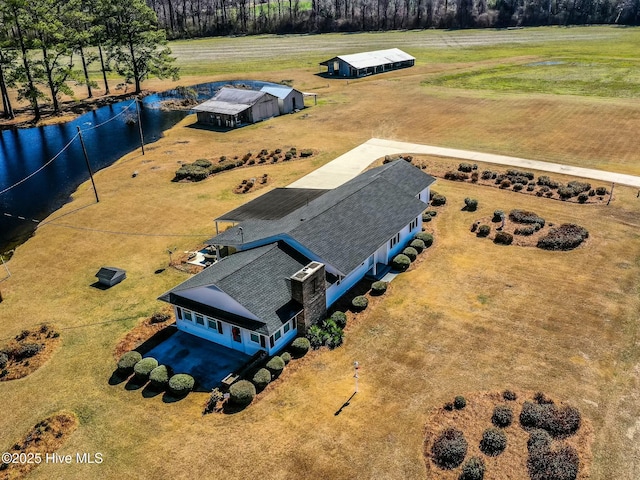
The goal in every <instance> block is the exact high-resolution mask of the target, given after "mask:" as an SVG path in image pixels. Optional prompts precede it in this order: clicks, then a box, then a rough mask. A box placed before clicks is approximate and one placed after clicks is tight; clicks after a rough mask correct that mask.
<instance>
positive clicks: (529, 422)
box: [520, 401, 581, 437]
mask: <svg viewBox="0 0 640 480" xmlns="http://www.w3.org/2000/svg"><path fill="white" fill-rule="evenodd" d="M580 423H581V415H580V411H579V410H578V409H577V408H575V407H572V406H570V405H563V406H560V407H558V406H556V405H555V404H553V403H543V404H540V403H534V402H529V401H527V402H524V405H523V406H522V411H521V412H520V424H521V425H522V426H523V427H524V428H529V429H541V430H545V431H547V432H548V433H549V434H550V435H551V436H552V437H566V436H570V435H573V434H575V433H576V432H577V431H578V429H579V428H580Z"/></svg>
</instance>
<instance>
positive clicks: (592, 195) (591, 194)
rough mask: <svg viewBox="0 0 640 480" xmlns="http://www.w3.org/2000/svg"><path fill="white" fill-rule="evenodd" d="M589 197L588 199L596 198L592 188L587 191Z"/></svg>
mask: <svg viewBox="0 0 640 480" xmlns="http://www.w3.org/2000/svg"><path fill="white" fill-rule="evenodd" d="M589 196H590V197H595V196H596V191H595V190H594V189H593V188H592V189H591V190H589Z"/></svg>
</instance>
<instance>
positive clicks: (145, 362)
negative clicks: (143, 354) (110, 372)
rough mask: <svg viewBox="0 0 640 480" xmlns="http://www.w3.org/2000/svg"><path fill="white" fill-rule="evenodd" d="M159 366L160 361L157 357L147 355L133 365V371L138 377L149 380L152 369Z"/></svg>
mask: <svg viewBox="0 0 640 480" xmlns="http://www.w3.org/2000/svg"><path fill="white" fill-rule="evenodd" d="M157 366H158V361H157V360H156V359H155V358H152V357H147V358H143V359H142V360H140V361H139V362H138V363H136V365H135V367H133V372H134V373H135V374H136V378H137V379H139V380H148V379H149V375H150V374H151V371H152V370H153V369H154V368H156V367H157Z"/></svg>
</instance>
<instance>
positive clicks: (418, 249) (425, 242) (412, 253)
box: [391, 232, 433, 272]
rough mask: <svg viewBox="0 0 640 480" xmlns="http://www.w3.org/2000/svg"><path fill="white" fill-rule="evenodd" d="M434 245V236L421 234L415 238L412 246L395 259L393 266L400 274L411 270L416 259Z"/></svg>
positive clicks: (425, 233)
mask: <svg viewBox="0 0 640 480" xmlns="http://www.w3.org/2000/svg"><path fill="white" fill-rule="evenodd" d="M431 245H433V235H431V234H430V233H427V232H420V233H418V234H416V236H415V238H414V239H413V240H412V241H411V243H410V246H408V247H406V248H405V249H404V250H403V251H402V253H400V254H398V255H396V256H395V257H393V260H392V261H391V266H392V267H393V268H394V269H395V270H398V271H400V272H404V271H405V270H407V269H408V268H409V265H411V262H413V261H415V260H416V258H417V257H418V255H419V254H420V253H422V251H423V250H425V249H426V248H429V247H430V246H431Z"/></svg>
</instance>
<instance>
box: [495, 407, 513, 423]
mask: <svg viewBox="0 0 640 480" xmlns="http://www.w3.org/2000/svg"><path fill="white" fill-rule="evenodd" d="M512 421H513V410H511V408H509V407H507V406H506V405H496V407H495V408H494V409H493V415H492V416H491V423H493V424H494V425H495V426H496V427H500V428H506V427H508V426H509V425H511V422H512Z"/></svg>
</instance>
